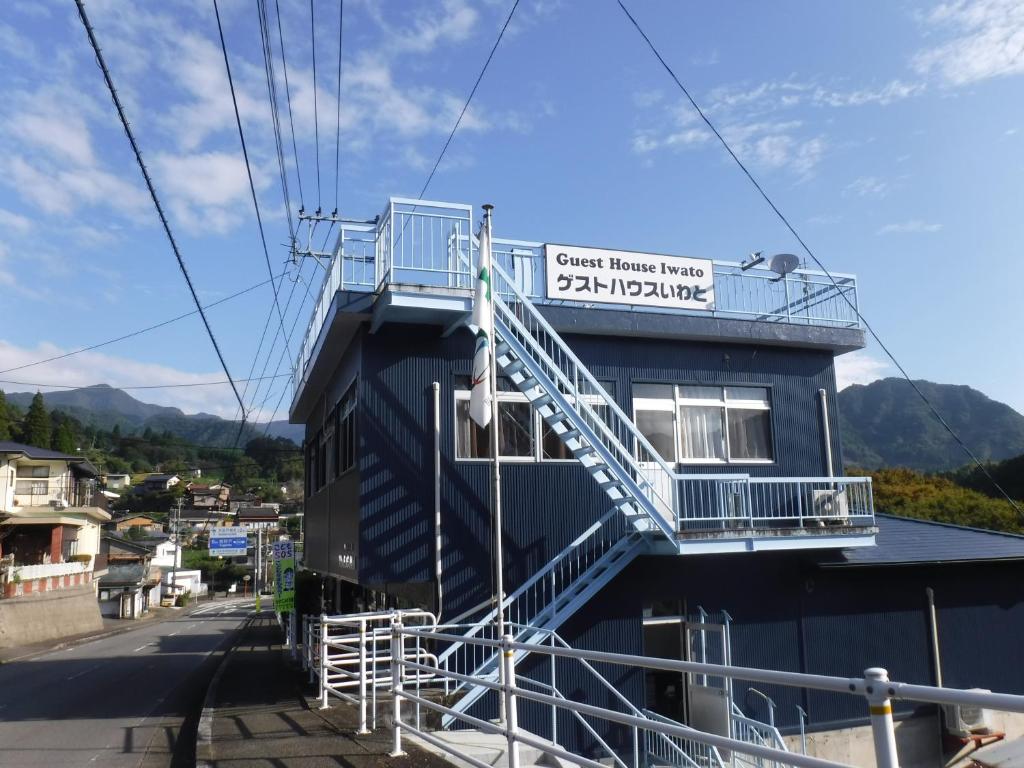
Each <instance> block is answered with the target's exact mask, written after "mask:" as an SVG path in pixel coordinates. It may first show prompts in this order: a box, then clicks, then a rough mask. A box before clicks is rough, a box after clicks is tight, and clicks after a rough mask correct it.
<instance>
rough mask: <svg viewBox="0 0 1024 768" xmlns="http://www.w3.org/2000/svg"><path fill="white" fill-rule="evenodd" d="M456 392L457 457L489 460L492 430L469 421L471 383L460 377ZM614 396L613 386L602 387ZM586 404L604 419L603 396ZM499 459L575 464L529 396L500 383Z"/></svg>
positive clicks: (499, 381) (501, 380)
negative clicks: (569, 462) (527, 397)
mask: <svg viewBox="0 0 1024 768" xmlns="http://www.w3.org/2000/svg"><path fill="white" fill-rule="evenodd" d="M456 386H457V387H459V388H457V389H456V390H455V456H456V458H458V459H489V458H490V457H491V430H490V427H489V426H488V427H487V428H485V429H482V428H480V427H479V426H477V424H476V422H475V421H473V420H472V419H471V418H470V417H469V400H470V392H469V379H468V377H460V378H459V380H458V382H457V385H456ZM601 386H602V387H604V389H605V390H607V391H609V392H611V391H612V385H611V383H603V382H602V383H601ZM585 402H587V403H588V404H590V405H591V407H593V408H594V410H596V411H597V412H598V414H599V415H601V416H602V417H603V416H604V415H605V413H604V412H605V411H606V410H607V405H603V403H604V400H603V398H602V397H600V396H599V395H587V396H586V397H585ZM498 422H499V424H500V426H499V430H498V441H499V445H498V455H499V456H500V457H501V458H502V459H510V460H518V461H575V460H576V459H575V457H574V456H573V455H572V453H570V452H569V449H568V448H567V447H566V445H565V443H563V442H562V439H561V438H560V437H559V436H558V434H557V433H556V432H555V431H554V430H553V429H552V428H551V427H550V426H549V425H548V424H547V422H545V421H544V420H543V419H542V418H541V416H540V413H539V412H538V411H536V410H534V409H533V406H531V405H530V403H529V401H528V400H527V399H526V395H524V394H522V393H521V392H518V391H515V390H513V389H512V388H511V383H510V382H509V381H508V380H507V379H504V378H499V379H498Z"/></svg>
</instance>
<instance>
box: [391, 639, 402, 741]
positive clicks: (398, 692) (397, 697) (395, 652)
mask: <svg viewBox="0 0 1024 768" xmlns="http://www.w3.org/2000/svg"><path fill="white" fill-rule="evenodd" d="M402 658H403V649H402V622H401V620H399V621H396V622H395V623H394V624H392V625H391V698H392V700H393V702H394V713H393V714H392V721H391V728H392V734H393V740H392V742H391V757H401V756H402V755H404V754H405V752H403V751H402V672H403V667H402V663H401V662H402Z"/></svg>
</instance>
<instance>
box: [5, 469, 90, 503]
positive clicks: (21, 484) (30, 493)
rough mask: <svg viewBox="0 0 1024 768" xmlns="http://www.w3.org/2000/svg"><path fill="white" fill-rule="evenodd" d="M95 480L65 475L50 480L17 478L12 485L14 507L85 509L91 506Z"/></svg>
mask: <svg viewBox="0 0 1024 768" xmlns="http://www.w3.org/2000/svg"><path fill="white" fill-rule="evenodd" d="M95 491H96V482H95V480H76V479H74V478H71V477H69V476H67V475H63V476H60V477H50V478H42V477H40V478H28V477H19V478H16V479H15V484H14V506H16V507H53V508H54V509H62V508H67V507H86V506H90V505H91V504H92V498H93V494H94V493H95Z"/></svg>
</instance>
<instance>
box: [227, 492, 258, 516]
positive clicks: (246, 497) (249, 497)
mask: <svg viewBox="0 0 1024 768" xmlns="http://www.w3.org/2000/svg"><path fill="white" fill-rule="evenodd" d="M262 503H263V500H262V499H261V498H260V497H259V496H257V495H256V494H255V493H236V494H233V495H232V496H231V502H230V504H229V505H228V509H229V510H231V511H232V512H236V511H237V510H238V508H239V507H258V506H260V504H262Z"/></svg>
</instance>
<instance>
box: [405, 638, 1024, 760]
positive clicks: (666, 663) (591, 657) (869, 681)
mask: <svg viewBox="0 0 1024 768" xmlns="http://www.w3.org/2000/svg"><path fill="white" fill-rule="evenodd" d="M408 640H431V641H436V642H442V643H443V642H467V643H471V644H475V645H479V646H481V647H485V648H489V649H492V651H497V652H500V654H501V658H502V663H503V664H504V670H503V672H504V674H503V676H502V678H501V680H502V682H498V681H497V680H496V679H495V678H492V677H487V678H485V677H480V678H474V677H473V676H470V675H462V674H459V673H454V672H451V671H448V670H445V669H442V668H440V667H436V666H431V665H429V664H422V663H420V662H417V661H405V660H404V658H405V654H404V644H405V643H406V642H407V641H408ZM516 651H526V652H528V653H531V654H534V655H540V656H544V655H547V656H550V657H551V658H564V659H577V660H583V661H587V662H600V663H604V664H611V665H617V666H620V667H624V668H627V669H644V670H661V671H669V672H674V673H679V674H686V673H689V674H697V675H708V676H713V677H722V678H725V679H729V680H744V681H751V682H759V683H766V684H773V685H783V686H789V687H796V688H805V689H810V690H818V691H826V692H831V693H837V694H844V695H853V696H858V697H863V698H864V699H865V704H866V705H867V709H868V712H869V715H870V720H871V728H872V734H873V739H874V747H875V758H876V762H877V765H878V767H879V768H898V766H899V758H898V755H897V753H896V741H895V730H894V726H893V719H892V704H891V702H892V701H893V700H913V701H919V702H926V703H931V704H953V705H971V706H977V707H983V708H988V709H998V710H1004V711H1009V712H1017V713H1024V696H1020V695H1016V694H1007V693H990V692H982V691H976V690H960V689H953V688H938V687H934V686H927V685H916V684H910V683H901V682H896V681H890V680H889V678H888V673H887V672H886V670H884V669H881V668H871V669H867V670H865V672H864V677H862V678H856V677H854V678H844V677H831V676H827V675H814V674H807V673H800V672H783V671H778V670H767V669H757V668H752V667H740V666H734V665H724V664H708V663H701V662H689V661H676V660H673V659H661V658H652V657H645V656H636V655H630V654H619V653H610V652H606V651H594V650H584V649H577V648H571V647H562V646H559V645H557V644H550V645H546V644H544V645H542V644H529V645H527V644H524V643H520V642H516V641H515V640H514V639H513V638H512V637H511V636H510V635H506V636H504V637H502V638H500V639H491V638H482V637H479V638H469V639H464V638H463V637H461V636H459V635H453V634H450V633H449V632H446V631H440V630H431V629H416V628H407V627H404V626H402V625H401V624H400V623H396V624H395V625H393V627H392V651H391V656H392V659H393V661H392V674H391V677H392V681H393V683H392V686H391V694H392V705H393V719H392V727H393V730H394V734H393V744H394V752H395V753H396V754H398V753H401V738H402V732H403V731H409V732H412V733H416V734H417V735H420V734H421V733H422V729H420V728H419V727H418V726H415V727H411V726H409V725H407V724H406V723H404V722H403V721H402V717H401V706H402V702H403V701H410V702H413V703H414V704H417V705H419V706H426V707H428V708H430V709H433V710H435V711H438V712H440V713H441V714H442V715H448V716H451V717H456V718H458V719H460V720H461V721H463V722H466V723H469V724H472V725H478V724H479V723H483V722H485V721H481V720H479V719H477V718H473V717H471V716H469V715H467V714H466V713H463V712H457V711H455V710H454V709H452V708H451V707H447V706H444V705H442V704H438V703H435V702H428V701H426V700H424V699H422V697H418V696H410V695H409V694H408V693H407V692H406V691H404V689H403V678H404V675H405V671H406V670H413V671H415V672H417V673H427V674H433V675H436V676H438V677H440V678H443V677H445V676H450V677H452V678H453V679H456V680H462V681H467V680H471V681H472V684H473V685H478V686H481V687H483V688H486V689H489V690H491V691H495V692H497V693H498V694H499V695H501V696H503V697H504V698H505V711H506V712H507V713H508V716H507V720H506V721H505V722H503V723H500V724H497V725H494V724H491V725H490V726H489V728H490V730H489V732H492V733H500V734H502V735H504V736H505V737H506V738H507V740H508V750H509V765H511V766H515V765H518V745H519V744H520V743H523V744H529V745H531V746H534V747H536V748H539V749H541V750H542V751H548V753H549V754H552V755H555V756H560V757H565V750H563V749H561V748H560V747H555V746H550V745H547V744H546V743H545V742H544V741H543V740H541V739H537V738H535V737H533V736H532V735H530V734H524V733H522V732H521V731H520V730H519V728H518V725H517V722H518V720H517V707H518V702H519V700H525V701H533V702H537V703H540V704H542V705H546V706H551V707H557V708H560V709H566V710H569V711H573V712H576V713H579V714H581V715H583V716H589V717H593V718H600V719H603V720H606V721H607V722H610V723H618V724H621V725H625V726H627V727H631V728H638V729H643V730H650V731H654V732H657V733H661V734H664V735H666V736H668V737H670V738H673V737H675V738H680V739H690V740H692V741H695V742H698V743H700V744H704V745H707V746H709V747H715V748H717V749H719V750H722V751H724V750H728V751H731V752H737V753H739V754H741V755H746V756H749V757H750V758H753V759H755V760H759V761H761V762H762V763H764V762H768V763H772V762H774V763H777V764H779V765H786V766H800V767H801V768H803V767H806V768H837V767H838V766H841V765H842V764H840V763H835V762H832V761H829V760H822V759H820V758H815V757H810V756H807V755H803V754H796V753H792V752H787V751H784V750H780V749H777V748H775V747H772V746H769V745H765V744H757V743H750V742H745V741H741V740H739V739H736V738H733V737H731V736H721V735H718V734H711V733H705V732H702V731H695V730H692V729H688V728H686V727H685V726H681V725H679V724H673V723H665V722H661V721H658V720H652V719H650V718H646V717H638V716H636V715H634V714H631V713H622V712H617V711H614V710H609V709H607V708H602V707H597V706H593V705H590V704H585V703H583V702H577V701H568V700H564V699H559V698H558V697H557V696H552V695H549V694H544V693H540V692H537V691H533V690H529V689H528V688H524V687H523V686H521V685H520V684H519V682H518V677H517V675H516V671H515V665H516V658H515V657H516ZM435 741H436V740H435ZM546 747H548V749H545V748H546ZM444 748H446V749H448V750H449V751H452V750H454V749H457V748H455V747H453V746H452V745H445V746H444ZM573 762H576V763H577V764H579V765H598V764H599V763H597V762H595V761H592V760H589V759H587V758H580V757H579V756H575V755H574V756H573Z"/></svg>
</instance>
